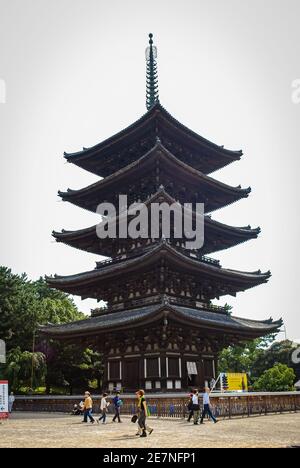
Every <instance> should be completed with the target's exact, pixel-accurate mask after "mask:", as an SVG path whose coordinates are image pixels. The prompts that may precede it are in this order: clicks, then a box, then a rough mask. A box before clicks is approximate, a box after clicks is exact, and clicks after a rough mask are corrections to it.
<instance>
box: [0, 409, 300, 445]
mask: <svg viewBox="0 0 300 468" xmlns="http://www.w3.org/2000/svg"><path fill="white" fill-rule="evenodd" d="M81 419H82V418H81V417H80V416H79V417H78V416H68V415H60V414H45V413H35V414H33V413H13V415H12V416H11V418H10V419H9V420H8V421H3V422H2V423H1V424H0V448H4V447H10V448H12V447H105V448H117V447H119V448H135V447H146V448H166V447H174V448H188V447H190V448H197V447H198V448H202V447H274V448H275V447H288V446H291V445H300V413H297V414H295V413H290V414H281V415H268V416H258V417H251V418H244V419H231V420H220V421H219V423H218V424H213V423H211V422H209V421H207V422H205V424H204V425H202V426H194V425H193V424H191V423H187V422H186V421H183V420H166V419H164V420H163V419H155V418H149V419H148V423H149V425H151V426H152V427H153V428H154V431H153V433H152V434H151V435H150V436H149V437H147V438H144V439H140V438H138V437H136V436H135V433H136V430H137V426H136V425H134V424H132V423H131V421H130V418H129V417H128V416H124V417H123V422H122V424H118V423H112V422H111V417H110V418H109V421H108V423H107V424H106V425H102V424H100V425H98V424H94V425H92V424H90V423H88V424H82V423H81Z"/></svg>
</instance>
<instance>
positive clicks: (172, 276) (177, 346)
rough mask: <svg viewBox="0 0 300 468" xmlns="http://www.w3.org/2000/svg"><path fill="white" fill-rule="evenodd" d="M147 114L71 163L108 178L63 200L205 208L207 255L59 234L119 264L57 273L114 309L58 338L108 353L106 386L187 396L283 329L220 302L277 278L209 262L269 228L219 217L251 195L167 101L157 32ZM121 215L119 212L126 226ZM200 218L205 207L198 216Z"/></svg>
mask: <svg viewBox="0 0 300 468" xmlns="http://www.w3.org/2000/svg"><path fill="white" fill-rule="evenodd" d="M147 109H148V110H147V112H146V114H144V115H143V116H142V117H141V118H140V119H139V120H137V121H136V122H135V123H133V124H132V125H130V126H129V127H127V128H126V129H125V130H122V131H121V132H119V133H118V134H116V135H114V136H112V137H111V138H109V139H107V140H105V141H104V142H102V143H100V144H97V145H96V146H93V147H91V148H84V149H83V151H80V152H78V153H72V154H66V153H65V158H66V160H67V161H68V162H70V163H72V164H75V165H77V166H79V167H81V168H83V169H85V170H87V171H89V172H92V173H94V174H97V175H98V176H100V177H101V180H99V181H98V182H96V183H95V184H93V185H90V186H88V187H85V188H83V189H81V190H70V189H68V191H66V192H59V195H60V197H61V198H62V200H64V201H69V202H70V203H73V204H75V205H78V206H79V207H82V208H85V209H87V210H90V211H93V212H96V210H97V206H98V204H99V203H100V202H103V201H105V202H111V203H113V204H115V206H118V197H119V195H120V194H127V196H128V201H129V203H132V202H135V201H136V202H144V203H145V205H146V207H147V209H148V210H149V216H150V207H151V204H152V203H153V202H156V203H157V202H159V203H167V204H169V205H171V204H173V203H174V202H177V203H180V204H184V203H187V202H189V203H192V204H193V205H192V206H194V204H195V203H197V202H202V203H204V206H205V216H204V220H205V236H204V245H203V246H202V248H201V249H197V250H191V249H188V248H186V239H185V238H184V236H183V238H182V239H178V238H175V236H174V235H173V234H174V233H173V232H171V236H170V237H169V238H168V239H166V238H165V237H164V236H161V238H158V239H157V238H156V239H152V238H151V237H148V238H135V239H133V238H129V237H128V238H118V237H117V238H113V239H112V238H105V239H100V238H99V237H98V236H97V228H96V226H92V227H89V228H86V229H82V230H79V231H65V230H63V231H62V232H53V236H54V238H55V239H56V240H57V241H58V242H63V243H64V244H67V245H70V246H72V247H76V248H78V249H81V250H84V251H87V252H91V253H94V254H96V255H102V256H105V257H108V259H107V260H104V261H99V262H97V264H96V268H95V269H94V270H91V271H88V272H84V273H79V274H75V275H72V276H63V277H62V276H57V275H55V276H54V277H49V278H48V284H49V286H50V287H52V288H57V289H60V290H62V291H65V292H67V293H70V294H74V295H79V296H81V298H83V299H84V298H95V299H97V300H98V301H100V300H103V301H106V302H107V308H104V309H103V308H99V309H95V310H93V311H92V315H91V317H89V318H87V319H86V320H81V321H78V322H74V323H69V324H66V325H49V326H47V327H43V328H42V329H41V332H42V333H43V334H44V335H46V336H48V337H49V338H54V339H60V340H66V341H68V342H76V341H81V342H84V343H85V344H87V345H89V346H92V347H95V348H96V349H98V350H99V351H100V352H101V353H102V354H103V357H104V362H105V378H104V387H105V388H106V389H110V390H112V389H113V388H122V389H123V390H124V391H125V392H130V391H133V390H135V389H137V388H140V387H141V388H145V389H147V391H175V390H176V391H180V390H183V389H187V388H189V387H191V386H199V387H200V386H203V385H204V383H205V381H209V380H210V379H211V378H215V377H216V373H217V357H218V353H219V352H220V350H222V349H223V348H224V347H227V346H229V345H234V344H236V343H240V342H242V341H244V340H249V339H253V338H256V337H259V336H263V335H266V334H269V333H271V332H276V331H277V330H278V329H279V327H280V326H281V324H282V321H281V320H279V321H275V322H274V321H273V320H272V319H269V320H265V321H255V320H248V319H244V318H239V317H234V316H232V315H231V314H230V312H229V310H228V308H227V307H217V306H215V305H213V304H212V300H213V299H219V298H220V297H221V296H224V295H228V294H229V295H232V296H235V295H236V293H237V292H239V291H245V290H246V289H248V288H252V287H254V286H257V285H259V284H261V283H265V282H267V281H268V279H269V277H270V272H269V271H268V272H266V273H262V272H261V271H260V270H258V271H255V272H243V271H236V270H231V269H226V268H222V266H221V265H220V262H219V261H217V260H215V259H212V258H210V257H207V254H210V253H214V252H217V251H220V250H223V249H227V248H229V247H233V246H235V245H237V244H239V243H242V242H245V241H247V240H250V239H255V238H256V237H257V236H258V234H259V232H260V229H259V228H256V229H251V227H250V226H244V227H233V226H228V225H226V224H223V223H220V222H218V221H215V220H213V219H212V217H211V215H210V213H211V212H213V211H214V210H217V209H219V208H222V207H224V206H226V205H229V204H231V203H233V202H235V201H237V200H240V199H241V198H245V197H248V195H249V192H250V188H245V189H242V188H241V187H231V186H229V185H226V184H224V183H221V182H219V181H218V180H216V179H214V178H213V177H211V176H210V175H209V174H210V173H212V172H213V171H216V170H218V169H220V168H222V167H224V166H226V165H228V164H230V163H232V162H233V161H238V160H239V159H240V158H241V156H242V152H241V151H230V150H227V149H225V148H224V147H222V146H217V145H216V144H214V143H211V142H210V141H208V140H206V139H204V138H203V137H201V136H199V135H197V134H196V133H194V132H193V131H191V130H190V129H188V128H187V127H185V126H184V125H182V124H181V123H180V122H178V121H177V120H176V119H175V118H174V117H172V116H171V115H170V114H169V113H168V112H167V111H166V110H165V109H164V107H163V106H162V105H161V104H160V102H159V99H158V89H157V70H156V48H155V47H154V46H153V42H152V35H150V41H149V47H148V49H147ZM122 216H123V213H122V212H120V211H119V212H117V214H116V219H115V221H116V223H120V220H121V218H122ZM190 216H191V217H194V216H195V212H194V210H191V211H190Z"/></svg>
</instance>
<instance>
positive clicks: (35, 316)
mask: <svg viewBox="0 0 300 468" xmlns="http://www.w3.org/2000/svg"><path fill="white" fill-rule="evenodd" d="M0 317H1V320H0V339H3V340H4V341H5V342H6V347H7V364H6V366H5V367H4V368H3V366H2V374H4V376H6V377H7V378H8V379H9V381H10V382H11V385H12V387H13V389H14V390H15V391H18V390H19V389H20V388H21V387H30V386H31V380H32V369H33V382H32V384H33V387H37V386H40V385H46V386H47V389H48V391H50V388H51V386H52V387H54V386H55V387H57V386H59V387H64V388H65V389H66V390H67V391H70V392H72V390H73V389H74V388H87V387H88V385H89V383H90V381H91V380H96V381H97V382H98V385H99V384H100V381H101V377H102V363H101V356H100V355H99V354H98V353H96V352H94V351H92V350H91V349H86V347H84V346H81V347H80V346H78V345H67V346H66V345H65V344H64V343H59V342H53V341H50V342H48V343H47V344H46V343H45V342H44V341H43V340H41V339H40V338H39V336H38V332H37V331H38V327H39V325H46V324H48V323H53V324H60V323H67V322H71V321H76V320H80V319H84V318H86V317H85V315H84V314H83V313H81V312H79V311H78V309H77V307H76V305H75V304H74V302H73V300H72V299H71V298H70V297H69V296H68V295H67V294H65V293H63V292H61V291H57V290H55V289H50V288H49V287H48V286H47V283H46V281H45V279H44V278H40V279H39V280H37V281H30V280H29V279H28V278H27V275H26V274H25V273H24V274H22V275H17V274H13V273H12V271H11V270H10V269H8V268H6V267H0ZM34 342H35V346H34V350H33V344H34ZM33 351H34V352H33ZM0 373H1V369H0Z"/></svg>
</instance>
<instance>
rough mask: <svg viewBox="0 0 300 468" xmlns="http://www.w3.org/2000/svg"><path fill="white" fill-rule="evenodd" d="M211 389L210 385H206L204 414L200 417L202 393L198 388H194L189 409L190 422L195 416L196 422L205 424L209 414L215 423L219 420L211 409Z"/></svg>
mask: <svg viewBox="0 0 300 468" xmlns="http://www.w3.org/2000/svg"><path fill="white" fill-rule="evenodd" d="M210 392H211V390H210V389H209V387H205V389H204V393H203V409H202V414H201V418H200V402H199V399H200V395H199V391H198V390H196V389H195V390H193V391H192V393H191V394H190V400H189V403H188V410H189V416H188V422H190V421H191V419H192V418H193V421H194V424H199V420H200V424H203V421H204V418H205V416H208V417H210V418H211V420H212V421H213V423H214V424H216V423H217V422H218V421H217V419H216V418H215V417H214V415H213V414H212V412H211V409H210V398H209V395H210Z"/></svg>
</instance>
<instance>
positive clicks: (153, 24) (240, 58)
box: [0, 0, 300, 339]
mask: <svg viewBox="0 0 300 468" xmlns="http://www.w3.org/2000/svg"><path fill="white" fill-rule="evenodd" d="M0 8H1V10H0V79H1V80H2V85H3V83H4V82H5V85H6V102H5V103H0V132H1V135H0V151H1V152H0V155H1V159H0V170H1V184H0V197H1V245H0V263H1V264H3V265H6V266H8V267H10V268H12V270H13V271H14V272H18V273H21V272H23V271H25V272H27V273H28V275H29V277H30V278H32V279H35V278H38V277H39V276H40V275H44V274H54V273H58V274H63V275H64V274H65V275H67V274H72V273H77V272H80V271H86V270H90V269H93V268H94V266H95V261H96V260H98V258H97V257H96V256H95V255H92V254H87V253H84V252H81V251H78V250H75V249H72V248H71V247H68V246H64V245H63V244H57V243H55V242H54V241H53V240H52V237H51V231H52V230H53V229H55V230H60V229H61V228H65V229H79V228H84V227H87V226H90V225H93V224H95V223H96V222H97V221H98V218H97V217H96V215H95V214H93V213H88V212H87V211H85V210H82V209H80V208H78V207H75V206H72V205H71V204H68V203H63V202H60V201H59V198H58V197H57V190H58V189H62V190H65V189H66V188H68V187H70V188H81V187H84V186H86V185H88V184H90V183H92V182H94V181H96V180H98V179H97V177H96V176H94V175H92V174H89V173H88V172H86V171H84V170H82V169H80V168H77V167H76V166H72V165H71V164H67V163H66V162H65V161H64V159H63V152H64V151H67V152H72V151H78V150H80V149H81V148H82V147H83V146H91V145H94V144H96V143H98V142H100V141H102V140H103V139H105V138H107V137H109V136H110V135H112V134H114V133H116V132H117V131H119V130H121V129H123V128H124V127H126V126H127V125H129V124H131V123H132V122H133V121H135V120H136V119H138V118H139V117H140V116H141V115H142V114H143V113H144V112H145V110H146V109H145V55H144V50H145V47H146V46H147V41H148V33H149V32H152V33H153V34H154V42H155V44H156V45H157V48H158V72H159V92H160V101H161V103H162V104H163V106H164V107H166V109H167V110H168V111H169V112H170V113H171V114H172V115H173V116H174V117H175V118H177V119H178V120H180V121H181V122H182V123H184V124H185V125H187V126H188V127H190V128H191V129H193V130H194V131H196V132H197V133H199V134H201V135H203V136H204V137H206V138H208V139H210V140H211V141H213V142H215V143H217V144H220V145H221V144H224V145H225V147H227V148H229V149H243V152H244V156H243V158H242V160H241V161H240V162H237V163H233V164H231V165H229V166H228V167H227V168H225V169H222V170H220V171H218V172H215V173H214V174H213V176H214V177H216V178H218V179H219V180H222V181H224V182H226V183H228V184H231V185H235V186H236V185H238V184H241V185H242V186H243V187H247V186H249V185H250V186H251V187H252V193H251V195H250V197H249V198H248V199H245V200H242V201H240V202H237V203H235V204H233V205H231V206H229V207H226V208H224V209H222V210H218V211H217V212H215V213H214V214H213V218H214V219H216V220H219V221H222V222H225V223H228V224H232V225H236V226H243V225H248V224H251V225H252V227H256V226H261V228H262V233H261V235H260V237H259V239H258V240H253V241H250V242H248V243H245V244H242V245H241V246H238V247H234V248H232V249H230V250H227V251H225V252H223V253H219V254H217V255H216V257H217V258H220V259H221V263H222V265H223V266H224V267H229V268H235V269H240V270H243V271H246V270H248V271H254V270H257V269H259V268H260V269H261V270H262V271H266V270H269V269H270V270H271V271H272V278H271V279H270V281H269V283H268V284H267V285H262V286H258V287H256V288H254V289H252V290H249V291H247V292H245V293H240V294H239V295H238V296H237V298H231V297H225V298H222V301H220V304H223V303H225V302H228V303H230V304H231V305H233V307H234V309H233V313H234V315H237V316H242V317H247V318H252V319H258V320H263V319H266V318H269V317H270V316H272V317H273V318H274V319H278V318H280V317H283V319H284V322H285V324H286V328H287V335H288V337H289V338H291V339H292V338H300V311H299V301H298V291H299V289H298V288H300V285H299V274H298V271H299V264H300V262H299V245H298V239H299V208H298V203H299V189H298V187H299V173H298V170H299V158H300V141H299V133H300V132H299V124H300V104H296V103H293V101H292V98H291V96H292V82H293V81H294V80H296V79H297V78H300V60H299V57H300V28H299V17H300V2H299V0H287V1H286V0H285V1H283V0H263V1H262V0H251V1H250V0H185V1H184V2H183V1H178V0H175V1H174V0H173V1H171V0H169V1H161V0H160V1H157V0H153V1H151V2H150V1H147V2H146V1H144V0H134V1H129V0H127V1H126V0H125V1H121V0H110V1H109V2H108V1H102V0H52V1H50V0H0ZM3 80H4V81H3ZM0 83H1V81H0ZM2 100H3V99H2ZM75 300H76V303H77V305H78V306H79V308H80V309H81V310H83V311H85V312H89V310H90V308H91V307H94V305H95V303H94V301H92V300H86V301H81V300H80V299H79V298H75ZM281 336H282V338H283V337H284V335H281Z"/></svg>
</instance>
